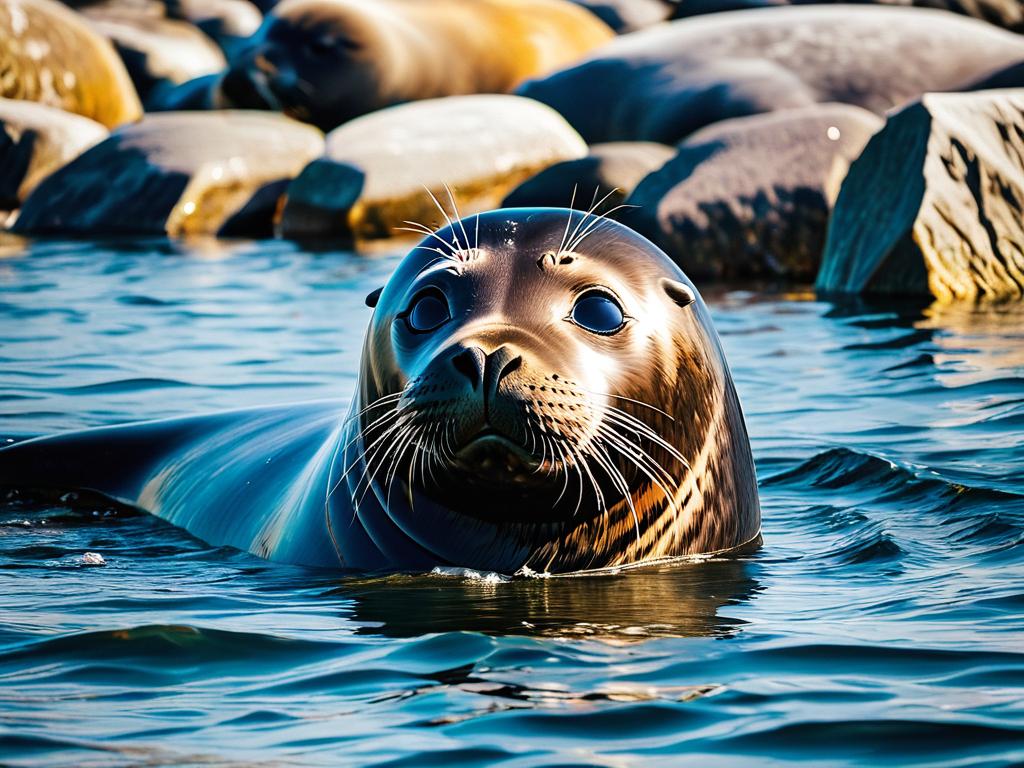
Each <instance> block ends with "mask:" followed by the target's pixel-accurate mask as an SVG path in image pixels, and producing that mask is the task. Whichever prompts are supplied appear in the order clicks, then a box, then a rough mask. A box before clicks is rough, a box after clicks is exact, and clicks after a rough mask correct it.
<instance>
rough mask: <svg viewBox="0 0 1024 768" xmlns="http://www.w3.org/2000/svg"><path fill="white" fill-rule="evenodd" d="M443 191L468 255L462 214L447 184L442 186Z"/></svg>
mask: <svg viewBox="0 0 1024 768" xmlns="http://www.w3.org/2000/svg"><path fill="white" fill-rule="evenodd" d="M444 191H445V192H447V193H448V201H449V202H450V203H451V204H452V210H453V211H454V212H455V220H456V221H457V222H458V223H459V229H461V230H462V237H463V239H464V240H465V241H466V251H467V254H468V252H469V250H470V248H469V234H467V232H466V227H465V225H464V224H463V223H462V214H461V213H459V205H458V203H456V202H455V195H454V194H452V188H451V187H449V186H448V184H447V182H446V183H445V185H444ZM478 221H479V219H478Z"/></svg>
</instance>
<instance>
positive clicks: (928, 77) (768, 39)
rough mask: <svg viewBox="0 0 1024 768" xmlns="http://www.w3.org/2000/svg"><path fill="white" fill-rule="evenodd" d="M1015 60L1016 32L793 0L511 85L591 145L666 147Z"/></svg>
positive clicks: (924, 13)
mask: <svg viewBox="0 0 1024 768" xmlns="http://www.w3.org/2000/svg"><path fill="white" fill-rule="evenodd" d="M1021 60H1024V37H1021V36H1018V35H1015V34H1012V33H1010V32H1006V31H1004V30H1001V29H997V28H995V27H993V26H992V25H991V24H986V23H984V22H981V21H977V20H975V19H968V18H964V17H962V16H956V15H953V14H951V13H946V12H944V11H935V10H926V9H922V8H894V7H877V6H864V7H861V6H843V7H837V6H829V5H825V6H799V7H782V8H763V9H757V10H751V11H735V12H732V13H721V14H713V15H710V16H702V17H696V18H692V19H681V20H679V21H673V22H668V23H666V24H662V25H658V26H656V27H651V28H650V29H646V30H642V31H640V32H635V33H633V34H630V35H623V36H622V37H619V38H616V39H615V40H613V41H611V42H610V43H608V44H607V45H605V46H603V47H602V48H600V49H598V50H597V51H596V52H595V53H594V54H593V55H592V56H591V57H590V58H588V59H585V60H584V61H583V62H581V63H579V64H577V65H575V66H573V67H570V68H568V69H564V70H562V71H560V72H557V73H555V74H553V75H550V76H548V77H546V78H543V79H539V80H533V81H531V82H528V83H526V84H525V85H524V86H523V87H522V88H520V89H519V93H520V94H521V95H524V96H528V97H531V98H535V99H538V100H539V101H542V102H544V103H545V104H548V105H550V106H552V107H554V108H555V109H556V110H558V112H560V113H561V114H562V115H563V116H564V117H565V118H566V119H567V120H568V121H569V123H570V124H571V125H572V126H573V127H574V128H576V130H577V131H579V132H580V134H581V135H582V136H583V138H584V139H586V140H587V142H588V143H591V144H593V143H597V142H606V141H659V142H662V143H666V144H671V143H675V142H676V141H678V140H679V139H681V138H683V137H685V136H687V135H689V134H690V133H692V132H693V131H696V130H698V129H700V128H702V127H703V126H705V125H709V124H711V123H715V122H718V121H720V120H725V119H728V118H732V117H742V116H746V115H752V114H758V113H762V112H770V111H774V110H778V109H789V108H794V107H801V106H807V105H809V104H813V103H824V102H841V103H845V104H853V105H856V106H860V107H863V108H865V109H869V110H871V111H873V112H877V113H879V114H881V113H883V112H885V111H886V110H888V109H890V108H892V107H894V106H897V105H900V104H903V103H905V102H906V101H908V100H911V99H915V98H918V97H920V96H921V95H922V94H923V93H925V92H926V91H936V90H942V91H945V90H959V89H960V88H961V87H962V86H964V85H965V84H968V83H970V82H972V81H975V80H979V79H981V78H983V77H985V76H987V75H989V74H991V73H993V72H995V71H996V70H999V69H1003V68H1005V67H1007V66H1009V65H1011V64H1014V63H1016V62H1019V61H1021Z"/></svg>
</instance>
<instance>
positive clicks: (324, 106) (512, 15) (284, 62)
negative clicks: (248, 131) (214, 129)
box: [214, 0, 614, 131]
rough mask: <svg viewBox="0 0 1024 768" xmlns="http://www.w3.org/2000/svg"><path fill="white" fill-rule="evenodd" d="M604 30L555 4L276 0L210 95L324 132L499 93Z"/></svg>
mask: <svg viewBox="0 0 1024 768" xmlns="http://www.w3.org/2000/svg"><path fill="white" fill-rule="evenodd" d="M613 34H614V33H613V32H612V31H611V30H610V29H609V28H608V27H607V26H606V25H605V24H604V23H602V22H601V21H600V20H599V19H598V18H597V17H596V16H594V15H592V14H591V13H589V12H588V11H586V10H584V9H583V8H580V7H578V6H576V5H573V4H572V3H570V2H568V1H567V0H432V2H429V3H425V2H420V0H374V2H372V3H366V2H359V1H358V0H285V2H282V3H281V4H280V5H278V6H276V7H275V8H274V10H273V11H272V12H271V13H270V14H269V15H268V16H267V17H266V19H264V22H263V25H262V26H261V27H260V30H259V31H258V32H257V33H256V35H255V36H254V37H253V39H252V41H251V45H250V47H249V48H248V50H246V51H244V52H242V53H240V54H239V55H238V56H236V57H234V58H233V60H232V62H231V66H230V68H229V69H228V71H227V73H226V74H225V76H224V78H223V80H222V82H221V85H220V89H221V94H222V97H223V99H224V102H225V103H227V104H229V105H233V106H235V107H239V108H249V109H273V110H279V111H283V112H284V113H285V114H287V115H289V116H291V117H294V118H296V119H299V120H303V121H305V122H309V123H313V124H315V125H318V126H319V127H320V128H322V129H324V130H325V131H326V130H330V129H331V128H334V127H336V126H338V125H340V124H341V123H343V122H345V121H346V120H351V119H352V118H353V117H358V116H359V115H363V114H366V113H367V112H373V111H375V110H378V109H381V108H383V107H387V106H391V105H393V104H400V103H403V102H406V101H412V100H414V99H429V98H434V97H439V96H450V95H455V94H469V93H504V92H507V91H510V90H512V89H513V88H514V87H515V86H516V85H518V84H519V83H520V82H521V81H522V80H525V79H526V78H528V77H536V76H538V75H542V74H546V73H548V72H552V71H554V70H556V69H558V68H559V67H564V66H566V65H567V64H570V63H571V62H574V61H576V60H577V59H579V58H580V57H581V56H583V55H584V54H585V53H587V52H588V51H589V50H591V49H592V48H594V47H596V46H598V45H601V44H602V43H604V42H606V41H607V40H609V39H611V38H612V37H613ZM214 101H216V99H215V100H214Z"/></svg>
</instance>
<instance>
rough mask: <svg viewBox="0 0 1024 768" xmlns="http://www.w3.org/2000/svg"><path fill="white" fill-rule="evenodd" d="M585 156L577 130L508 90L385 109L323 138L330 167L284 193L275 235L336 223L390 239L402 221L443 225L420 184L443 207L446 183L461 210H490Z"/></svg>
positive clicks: (315, 231) (308, 232)
mask: <svg viewBox="0 0 1024 768" xmlns="http://www.w3.org/2000/svg"><path fill="white" fill-rule="evenodd" d="M586 153H587V146H586V144H585V143H584V142H583V140H582V139H581V138H580V137H579V134H577V133H576V132H575V131H574V130H573V129H572V128H570V127H569V125H567V124H566V122H565V121H564V120H563V119H562V118H561V117H559V116H558V114H557V113H556V112H554V111H553V110H552V109H550V108H548V107H546V106H544V105H543V104H538V103H537V102H535V101H531V100H529V99H523V98H520V97H518V96H503V95H476V96H451V97H448V98H442V99H430V100H426V101H417V102H411V103H409V104H403V105H401V106H397V107H390V108H388V109H383V110H380V111H379V112H374V113H372V114H369V115H365V116H363V117H361V118H358V119H356V120H353V121H351V122H349V123H346V124H345V125H343V126H341V127H340V128H336V129H335V130H333V131H331V133H330V134H328V136H327V150H326V155H325V159H326V160H328V161H330V163H327V164H325V163H319V164H318V165H317V167H316V168H315V169H314V171H312V172H310V173H309V174H306V173H304V174H303V176H302V177H301V178H300V179H299V180H298V181H297V183H296V189H295V190H294V192H293V191H289V195H288V198H289V199H288V203H287V204H286V206H285V209H284V215H283V218H282V222H281V234H282V235H283V236H285V237H304V236H320V235H323V234H325V233H334V232H338V231H339V229H346V230H347V231H349V232H351V233H353V234H354V235H355V236H356V237H358V238H360V239H371V238H381V237H391V236H394V235H395V234H401V230H400V228H402V227H404V226H406V224H405V222H407V221H416V222H419V223H422V224H426V225H428V226H430V225H431V224H438V223H440V222H441V221H443V219H442V218H441V213H440V211H438V209H437V207H436V205H435V203H434V201H433V200H432V199H431V197H430V194H428V192H427V190H429V191H430V193H432V194H433V195H434V196H435V197H437V198H438V199H440V200H444V201H445V204H446V205H447V204H448V201H447V195H448V191H447V190H446V188H445V187H446V185H447V186H448V187H450V188H451V190H452V192H453V194H454V198H455V203H456V204H457V205H458V208H459V211H460V212H461V213H462V214H463V215H467V214H470V213H474V212H478V211H484V210H487V209H488V208H493V207H496V206H497V205H498V204H500V202H501V200H502V198H503V197H504V196H505V195H506V193H507V192H508V191H509V190H510V189H511V188H512V187H514V186H515V185H516V184H518V183H519V182H521V181H522V180H523V179H525V178H527V177H529V176H532V175H533V174H535V173H536V172H537V171H539V170H540V169H542V168H546V167H548V166H549V165H552V164H553V163H557V162H559V161H562V160H567V159H571V158H578V157H583V156H584V155H586ZM354 185H355V186H358V187H359V190H358V199H357V200H356V201H355V203H354V204H353V203H352V200H351V198H352V195H353V187H354ZM293 199H294V200H297V201H301V206H299V207H296V206H295V205H293V204H292V201H293ZM339 220H340V221H343V222H344V226H343V227H342V226H341V225H340V224H339Z"/></svg>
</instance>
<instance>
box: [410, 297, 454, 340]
mask: <svg viewBox="0 0 1024 768" xmlns="http://www.w3.org/2000/svg"><path fill="white" fill-rule="evenodd" d="M451 317H452V313H451V311H450V310H449V309H448V301H447V300H446V299H445V297H444V294H443V293H441V292H440V291H437V290H428V291H425V292H423V293H421V294H419V295H418V296H416V298H414V299H413V301H412V305H411V306H410V307H409V311H408V312H406V314H405V324H406V325H408V326H409V330H410V331H412V332H413V333H428V332H429V331H433V330H434V329H435V328H440V327H441V326H442V325H444V324H445V323H447V322H448V321H449V320H450V319H451Z"/></svg>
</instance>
